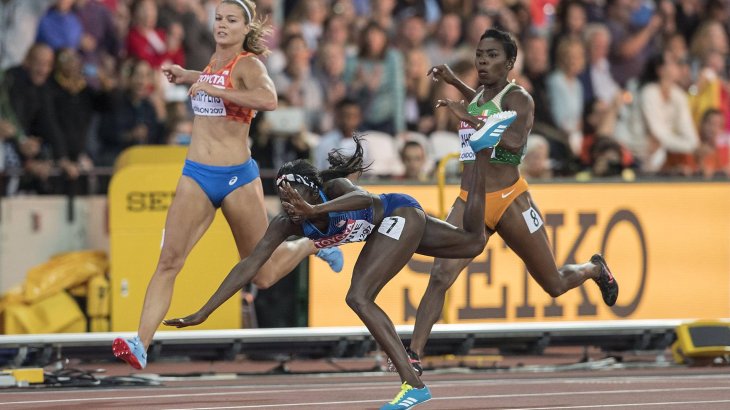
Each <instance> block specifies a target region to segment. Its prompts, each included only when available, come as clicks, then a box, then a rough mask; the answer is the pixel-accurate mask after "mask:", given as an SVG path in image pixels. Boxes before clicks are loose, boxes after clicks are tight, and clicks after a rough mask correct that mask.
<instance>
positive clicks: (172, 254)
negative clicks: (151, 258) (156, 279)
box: [156, 249, 185, 276]
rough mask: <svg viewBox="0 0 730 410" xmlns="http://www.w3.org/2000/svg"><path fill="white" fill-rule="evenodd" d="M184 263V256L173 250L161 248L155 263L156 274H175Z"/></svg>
mask: <svg viewBox="0 0 730 410" xmlns="http://www.w3.org/2000/svg"><path fill="white" fill-rule="evenodd" d="M184 264H185V256H184V255H183V254H182V253H180V252H176V251H174V250H169V249H163V250H162V253H160V261H159V262H158V264H157V272H156V273H157V274H162V275H172V276H176V275H177V274H178V273H179V272H180V270H182V268H183V265H184Z"/></svg>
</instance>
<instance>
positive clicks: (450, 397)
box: [0, 367, 730, 410]
mask: <svg viewBox="0 0 730 410" xmlns="http://www.w3.org/2000/svg"><path fill="white" fill-rule="evenodd" d="M218 378H219V379H218V380H210V378H208V379H207V380H206V379H195V380H174V378H169V379H166V380H164V381H163V385H162V386H152V387H120V388H85V389H77V388H62V389H50V388H42V389H15V388H14V389H6V390H0V409H5V408H10V409H79V408H84V409H145V410H147V409H149V410H151V409H325V410H326V409H377V408H379V406H380V405H381V404H383V403H385V402H386V401H388V400H390V399H392V397H393V396H394V395H395V393H396V392H397V391H398V384H399V381H398V378H397V376H394V375H392V374H385V373H342V374H334V375H333V374H328V375H321V374H319V375H317V374H310V375H304V374H295V375H273V376H272V375H259V376H237V377H235V376H233V375H231V376H230V377H227V378H226V377H224V376H223V375H219V376H218ZM424 380H425V382H426V383H427V384H428V385H429V387H430V388H431V390H432V393H433V395H434V399H433V400H431V401H430V402H428V403H425V404H423V405H420V406H418V407H417V409H418V410H429V409H431V410H435V409H454V410H465V409H511V410H516V409H525V410H527V409H530V410H537V409H672V410H674V409H691V410H699V409H730V371H729V370H728V368H727V367H725V368H718V367H713V368H685V367H668V368H655V369H636V370H625V369H624V370H592V371H577V372H576V371H573V372H553V373H542V372H541V373H532V372H497V371H490V372H427V374H426V375H425V377H424Z"/></svg>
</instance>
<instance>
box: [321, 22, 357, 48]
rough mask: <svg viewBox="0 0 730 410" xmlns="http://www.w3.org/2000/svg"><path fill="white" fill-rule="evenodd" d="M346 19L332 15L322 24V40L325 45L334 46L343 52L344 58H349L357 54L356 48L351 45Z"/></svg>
mask: <svg viewBox="0 0 730 410" xmlns="http://www.w3.org/2000/svg"><path fill="white" fill-rule="evenodd" d="M351 29H352V28H351V27H349V26H348V22H347V19H346V18H345V17H344V16H342V15H339V14H333V15H331V16H329V17H328V18H327V20H325V22H324V33H323V34H322V39H323V40H324V43H326V44H336V45H338V46H340V47H342V49H343V50H344V56H346V57H350V56H354V55H356V54H357V46H356V45H354V44H352V40H351V35H350V34H351V32H350V30H351Z"/></svg>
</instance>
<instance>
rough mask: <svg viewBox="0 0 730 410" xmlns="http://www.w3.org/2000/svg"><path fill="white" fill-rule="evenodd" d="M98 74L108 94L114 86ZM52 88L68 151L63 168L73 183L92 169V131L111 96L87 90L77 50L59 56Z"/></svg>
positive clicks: (53, 99) (53, 100) (58, 124)
mask: <svg viewBox="0 0 730 410" xmlns="http://www.w3.org/2000/svg"><path fill="white" fill-rule="evenodd" d="M99 74H100V76H101V78H102V84H104V88H105V91H111V87H112V86H113V85H114V84H113V83H112V82H111V80H110V79H108V78H107V77H106V76H105V75H104V74H103V73H99ZM50 87H51V101H52V103H53V106H54V111H55V113H56V120H57V126H58V131H59V132H60V135H61V138H62V140H63V144H64V146H65V147H66V157H67V159H66V163H65V164H63V167H64V170H65V171H66V173H67V175H68V177H69V178H70V179H76V178H78V176H79V174H80V172H82V171H87V172H88V171H90V170H91V169H92V168H93V162H92V160H91V156H90V155H89V153H88V151H87V140H88V134H89V129H90V126H91V120H92V117H93V115H94V112H95V111H102V110H104V109H105V108H106V107H107V106H108V94H107V93H106V92H99V91H96V90H94V89H92V88H91V87H89V86H88V84H87V82H86V80H85V79H84V75H83V72H82V63H81V57H80V56H79V54H78V52H77V51H76V50H74V49H68V48H67V49H63V50H61V51H59V53H58V57H57V58H56V70H55V73H54V75H53V77H52V78H51V81H50Z"/></svg>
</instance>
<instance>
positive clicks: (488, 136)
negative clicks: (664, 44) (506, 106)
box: [469, 111, 517, 154]
mask: <svg viewBox="0 0 730 410" xmlns="http://www.w3.org/2000/svg"><path fill="white" fill-rule="evenodd" d="M516 118H517V113H516V112H515V111H504V112H500V113H497V114H493V115H490V116H489V117H488V118H487V121H486V122H485V123H484V125H482V127H481V128H479V129H478V130H477V132H475V133H474V134H472V136H471V137H469V145H470V146H471V149H472V151H474V153H475V154H476V153H477V152H479V151H481V150H483V149H486V148H492V147H494V146H495V145H497V143H498V142H499V140H500V139H502V133H503V132H504V130H506V129H507V127H509V126H510V125H511V124H512V123H513V122H514V121H515V119H516Z"/></svg>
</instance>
